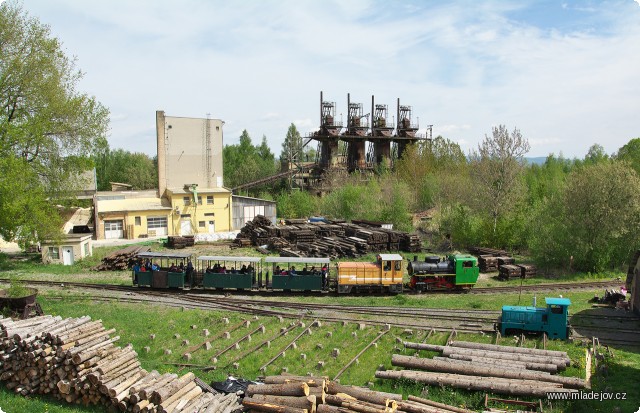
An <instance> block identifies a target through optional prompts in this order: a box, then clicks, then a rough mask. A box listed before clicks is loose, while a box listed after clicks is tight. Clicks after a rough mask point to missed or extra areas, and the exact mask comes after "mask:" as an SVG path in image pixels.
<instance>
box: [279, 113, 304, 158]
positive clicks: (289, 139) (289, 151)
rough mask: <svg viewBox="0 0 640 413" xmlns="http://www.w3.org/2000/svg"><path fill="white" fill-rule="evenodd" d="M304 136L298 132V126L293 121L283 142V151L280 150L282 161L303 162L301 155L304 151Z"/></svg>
mask: <svg viewBox="0 0 640 413" xmlns="http://www.w3.org/2000/svg"><path fill="white" fill-rule="evenodd" d="M302 146H303V144H302V137H301V136H300V132H298V128H296V125H294V124H293V123H292V124H291V125H290V126H289V129H288V130H287V136H286V137H285V138H284V142H282V151H281V152H280V161H281V162H301V161H304V159H302V158H301V157H302V156H303V151H302Z"/></svg>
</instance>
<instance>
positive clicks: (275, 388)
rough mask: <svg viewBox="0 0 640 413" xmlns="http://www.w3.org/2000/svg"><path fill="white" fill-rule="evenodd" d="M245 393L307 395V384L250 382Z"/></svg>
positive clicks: (250, 394) (249, 394)
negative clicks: (261, 383) (260, 383)
mask: <svg viewBox="0 0 640 413" xmlns="http://www.w3.org/2000/svg"><path fill="white" fill-rule="evenodd" d="M246 394H247V395H248V396H252V395H254V394H271V395H276V396H308V395H309V386H308V385H307V383H300V382H298V383H282V384H263V385H258V384H250V385H249V387H247V391H246Z"/></svg>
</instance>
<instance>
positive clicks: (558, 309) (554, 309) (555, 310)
mask: <svg viewBox="0 0 640 413" xmlns="http://www.w3.org/2000/svg"><path fill="white" fill-rule="evenodd" d="M549 307H551V313H553V314H562V306H559V305H550V306H549Z"/></svg>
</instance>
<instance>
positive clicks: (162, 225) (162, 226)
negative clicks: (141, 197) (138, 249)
mask: <svg viewBox="0 0 640 413" xmlns="http://www.w3.org/2000/svg"><path fill="white" fill-rule="evenodd" d="M147 231H148V232H155V234H156V236H164V235H167V233H168V232H167V217H147Z"/></svg>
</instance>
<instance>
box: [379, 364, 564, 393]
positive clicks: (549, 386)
mask: <svg viewBox="0 0 640 413" xmlns="http://www.w3.org/2000/svg"><path fill="white" fill-rule="evenodd" d="M375 375H376V377H377V378H381V379H408V380H413V381H416V382H420V383H427V384H430V385H437V386H443V385H445V386H451V387H455V388H462V389H467V390H480V391H489V392H493V393H500V394H509V395H518V396H537V397H546V394H547V393H548V392H575V391H576V390H571V389H563V388H560V387H557V386H553V383H540V382H533V381H530V380H513V379H497V378H492V379H491V380H487V378H486V377H475V376H463V375H459V374H447V373H428V372H422V371H412V370H402V371H376V373H375Z"/></svg>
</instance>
